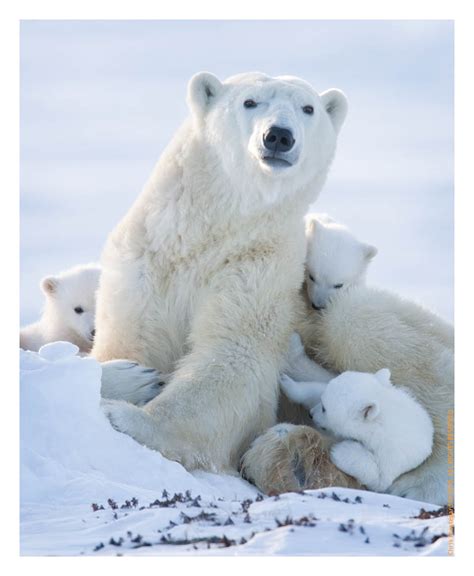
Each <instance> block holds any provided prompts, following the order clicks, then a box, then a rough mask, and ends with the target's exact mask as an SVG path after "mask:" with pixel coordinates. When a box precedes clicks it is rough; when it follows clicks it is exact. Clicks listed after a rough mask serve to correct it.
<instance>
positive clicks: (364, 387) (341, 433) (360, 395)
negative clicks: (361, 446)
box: [311, 368, 392, 442]
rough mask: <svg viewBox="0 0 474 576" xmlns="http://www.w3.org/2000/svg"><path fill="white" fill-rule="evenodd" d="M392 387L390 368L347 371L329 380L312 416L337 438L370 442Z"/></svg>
mask: <svg viewBox="0 0 474 576" xmlns="http://www.w3.org/2000/svg"><path fill="white" fill-rule="evenodd" d="M391 388H392V383H391V381H390V371H389V370H388V369H387V368H383V369H382V370H379V371H378V372H376V373H375V374H368V373H365V372H343V373H342V374H340V375H339V376H337V377H336V378H333V379H332V380H331V381H330V382H329V383H328V385H327V387H326V389H325V391H324V392H323V394H322V396H321V402H320V403H319V404H317V405H316V406H315V407H314V408H313V409H312V410H311V417H312V419H313V422H314V424H315V426H316V428H317V429H318V430H320V431H321V432H323V433H325V434H328V435H330V436H333V437H334V438H338V439H342V438H352V439H354V440H360V441H366V442H370V438H371V436H372V435H373V434H374V428H375V427H376V426H377V425H379V424H380V419H381V415H382V412H383V409H384V405H385V404H386V397H387V393H386V390H387V389H391Z"/></svg>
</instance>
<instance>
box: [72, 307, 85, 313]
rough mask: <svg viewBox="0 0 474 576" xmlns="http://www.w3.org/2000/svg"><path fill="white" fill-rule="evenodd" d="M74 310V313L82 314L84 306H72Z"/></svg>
mask: <svg viewBox="0 0 474 576" xmlns="http://www.w3.org/2000/svg"><path fill="white" fill-rule="evenodd" d="M74 312H75V313H76V314H82V313H83V312H84V308H82V306H76V307H75V308H74Z"/></svg>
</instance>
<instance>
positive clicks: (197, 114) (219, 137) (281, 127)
mask: <svg viewBox="0 0 474 576" xmlns="http://www.w3.org/2000/svg"><path fill="white" fill-rule="evenodd" d="M188 103H189V106H190V108H191V112H192V115H193V119H194V123H195V127H196V131H197V132H198V136H199V137H201V138H202V139H203V140H205V145H206V146H210V147H212V149H213V151H214V152H215V154H216V155H217V157H218V158H219V159H220V164H221V165H222V166H223V167H224V170H225V171H226V173H227V174H228V175H230V176H231V177H232V178H234V179H235V178H237V180H239V181H242V180H243V181H244V184H245V183H247V182H248V183H249V184H250V185H251V187H252V188H253V189H256V188H257V189H259V190H264V193H263V195H264V200H265V201H266V202H271V201H274V200H276V199H278V197H279V196H280V197H281V195H284V194H285V193H288V194H289V193H291V191H292V190H293V189H294V188H295V187H303V186H310V185H311V183H312V182H313V181H315V179H317V178H318V177H319V178H322V179H324V176H325V173H326V171H327V169H328V167H329V164H330V162H331V160H332V157H333V155H334V151H335V146H336V137H337V134H338V132H339V129H340V128H341V126H342V123H343V122H344V118H345V116H346V111H347V102H346V97H345V96H344V94H343V93H342V92H341V91H339V90H335V89H332V90H328V91H327V92H323V93H321V94H318V93H317V92H316V91H315V90H314V89H313V88H312V87H311V85H310V84H308V83H307V82H305V81H304V80H301V79H299V78H296V77H293V76H279V77H276V78H272V77H270V76H267V75H265V74H261V73H257V72H253V73H247V74H239V75H237V76H233V77H231V78H229V79H227V80H226V81H224V82H221V81H220V80H219V79H218V78H216V76H214V75H213V74H210V73H207V72H201V73H199V74H196V75H195V76H194V77H193V78H192V79H191V81H190V83H189V88H188ZM317 192H318V190H316V191H315V194H317ZM254 201H255V198H254Z"/></svg>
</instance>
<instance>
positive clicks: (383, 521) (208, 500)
mask: <svg viewBox="0 0 474 576" xmlns="http://www.w3.org/2000/svg"><path fill="white" fill-rule="evenodd" d="M76 350H77V349H76V347H75V346H73V345H72V344H67V343H54V344H49V345H47V346H46V347H44V348H43V349H42V350H41V352H40V354H36V353H33V352H22V353H21V554H22V555H116V554H127V555H131V554H133V555H150V554H166V555H170V554H185V553H192V554H207V555H209V554H212V555H223V554H232V555H235V554H243V555H252V554H255V555H267V554H291V555H310V554H322V555H331V554H332V555H417V556H420V555H446V554H447V550H448V538H447V534H448V531H449V528H448V517H447V516H440V517H434V518H427V519H419V518H414V517H415V516H418V515H419V514H420V510H421V509H422V508H423V509H425V510H426V511H434V510H437V509H438V507H437V506H434V505H430V504H425V503H422V502H414V501H412V500H404V499H402V498H397V497H394V496H388V495H383V494H374V493H369V492H365V491H360V490H348V489H340V488H337V487H331V488H328V489H327V490H314V491H307V492H305V493H301V494H295V493H292V494H283V495H281V496H265V497H264V496H262V495H260V494H259V493H258V491H257V490H256V489H255V487H253V486H251V485H250V484H248V483H247V482H245V481H244V480H242V479H240V478H236V477H231V476H218V475H215V474H209V473H203V472H199V473H194V474H190V473H189V472H187V471H186V470H185V469H184V468H183V467H182V466H180V465H179V464H177V463H175V462H171V461H169V460H166V459H165V458H163V457H162V456H161V455H160V454H159V453H157V452H154V451H152V450H148V449H147V448H145V447H143V446H140V445H139V444H137V443H136V442H135V441H133V440H132V439H131V438H129V437H128V436H125V435H124V434H120V433H119V432H116V431H115V430H113V429H112V427H111V426H110V425H109V423H108V421H107V419H106V418H105V416H104V415H103V413H102V411H101V409H100V377H101V368H100V365H99V364H98V363H97V362H96V361H95V360H94V359H92V358H79V357H77V356H75V352H76Z"/></svg>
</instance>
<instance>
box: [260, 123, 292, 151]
mask: <svg viewBox="0 0 474 576" xmlns="http://www.w3.org/2000/svg"><path fill="white" fill-rule="evenodd" d="M294 143H295V139H294V138H293V134H292V133H291V132H290V130H288V129H287V128H280V127H279V126H272V127H271V128H270V129H269V130H267V131H266V132H265V134H264V135H263V144H264V146H265V148H266V149H267V150H271V151H272V152H277V151H279V152H288V150H291V149H292V148H293V144H294Z"/></svg>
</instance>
